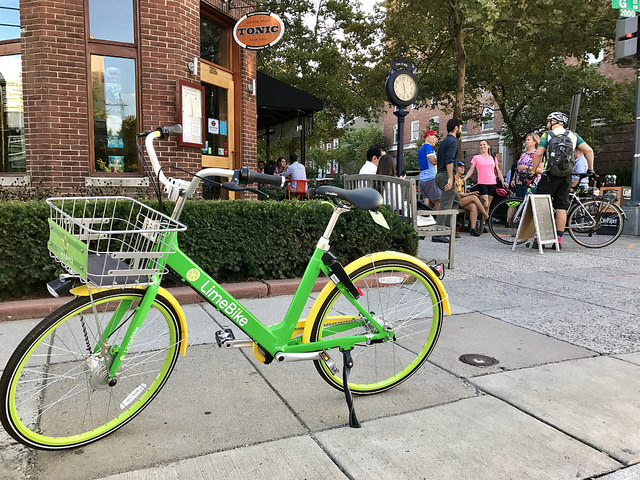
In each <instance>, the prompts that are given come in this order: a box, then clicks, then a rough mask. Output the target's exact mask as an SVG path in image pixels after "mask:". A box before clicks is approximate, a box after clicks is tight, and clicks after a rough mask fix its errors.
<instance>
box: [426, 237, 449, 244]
mask: <svg viewBox="0 0 640 480" xmlns="http://www.w3.org/2000/svg"><path fill="white" fill-rule="evenodd" d="M431 241H432V242H434V243H449V241H450V240H449V237H447V236H445V235H441V236H439V237H431Z"/></svg>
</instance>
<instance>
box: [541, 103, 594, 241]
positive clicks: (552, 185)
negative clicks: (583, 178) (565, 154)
mask: <svg viewBox="0 0 640 480" xmlns="http://www.w3.org/2000/svg"><path fill="white" fill-rule="evenodd" d="M568 120H569V119H568V118H567V116H566V115H565V114H564V113H562V112H552V113H550V114H549V116H547V125H546V128H547V131H546V132H545V133H544V134H543V135H542V138H541V139H540V143H539V144H538V148H537V149H536V151H535V153H534V154H533V165H532V166H531V170H532V172H535V171H536V169H537V168H538V165H540V162H541V161H542V159H543V156H545V152H547V148H548V147H549V141H550V140H551V139H553V138H554V137H555V138H558V137H563V136H566V137H568V138H569V139H570V140H571V143H572V145H573V149H574V150H575V149H577V150H579V151H580V152H582V153H583V154H584V156H585V157H586V159H587V163H588V167H589V170H588V172H589V173H593V149H592V148H591V147H590V146H589V144H588V143H587V142H585V141H584V140H583V139H582V138H581V137H580V136H579V135H577V134H576V133H574V132H572V131H570V130H567V129H565V126H566V125H567V123H568ZM547 157H548V156H547ZM570 190H571V172H569V174H568V175H563V176H557V175H554V174H552V170H551V169H550V162H549V159H548V158H545V163H544V173H543V174H542V178H541V179H540V182H539V183H538V189H537V191H536V194H549V195H551V199H552V201H553V207H554V208H555V210H556V232H557V234H558V243H559V244H560V245H562V234H563V233H564V228H565V226H566V224H567V209H568V208H569V192H570Z"/></svg>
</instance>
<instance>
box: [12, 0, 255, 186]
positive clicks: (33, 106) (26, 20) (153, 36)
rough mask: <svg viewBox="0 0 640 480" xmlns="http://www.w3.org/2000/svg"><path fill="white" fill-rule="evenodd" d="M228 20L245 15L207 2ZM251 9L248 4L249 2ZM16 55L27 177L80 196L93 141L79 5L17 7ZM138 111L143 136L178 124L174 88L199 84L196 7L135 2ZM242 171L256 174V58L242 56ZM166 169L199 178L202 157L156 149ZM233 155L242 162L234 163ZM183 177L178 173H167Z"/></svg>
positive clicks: (68, 0) (24, 0) (27, 1)
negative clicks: (194, 66)
mask: <svg viewBox="0 0 640 480" xmlns="http://www.w3.org/2000/svg"><path fill="white" fill-rule="evenodd" d="M207 3H209V4H210V5H212V6H213V7H214V8H216V9H217V10H219V11H221V12H223V13H224V14H225V15H228V16H230V17H232V18H239V17H240V16H241V15H243V14H244V13H246V12H248V11H251V9H249V10H247V9H235V10H231V11H229V12H225V10H224V8H223V7H224V5H223V2H220V1H212V2H207ZM247 3H249V2H247ZM20 16H21V24H22V31H23V33H22V37H21V53H22V64H23V95H24V98H23V100H24V122H25V147H26V155H27V173H29V174H30V175H31V179H32V185H33V186H34V187H36V188H38V189H48V190H54V191H56V192H59V193H66V192H78V191H81V190H82V189H84V186H85V178H86V177H89V176H90V175H91V166H90V158H91V152H90V148H91V147H90V142H89V136H90V135H92V134H93V128H92V127H91V126H90V125H91V124H90V119H89V107H88V102H89V99H88V95H89V93H88V91H89V90H88V89H89V87H88V82H90V79H89V78H88V73H87V62H88V59H87V52H86V47H85V38H86V33H85V12H84V1H83V0H64V1H55V0H21V3H20ZM138 45H139V60H138V62H139V72H140V77H139V79H138V81H139V88H138V92H139V95H140V96H141V99H140V105H141V109H140V110H139V111H138V115H139V118H140V125H141V127H142V129H144V130H149V129H152V128H155V127H157V126H159V125H168V124H173V123H175V122H176V120H177V110H176V106H177V98H176V93H177V88H176V85H177V81H178V80H179V79H184V80H190V81H193V82H195V83H200V78H199V77H195V76H193V75H192V74H191V73H190V72H189V70H188V67H187V65H188V63H189V62H191V61H193V58H194V57H199V56H200V2H199V1H198V0H164V1H163V2H157V1H155V0H139V37H138ZM239 69H240V72H239V81H238V85H237V88H236V92H237V93H238V94H240V95H241V97H240V102H239V104H240V105H241V111H240V112H236V115H237V116H238V115H239V116H240V118H241V123H242V125H241V127H240V131H241V142H240V143H241V148H240V149H239V150H240V152H237V154H236V155H237V157H236V158H240V163H241V164H242V165H248V166H255V164H256V159H257V147H256V115H257V108H256V97H255V94H252V93H251V92H249V88H248V85H249V84H252V83H253V79H255V78H256V54H255V52H251V51H244V50H241V51H240V62H239ZM157 149H158V154H159V156H160V158H161V159H162V162H163V164H165V165H167V164H168V165H176V166H180V167H181V168H184V169H187V170H190V171H197V170H199V169H200V168H201V165H202V162H201V152H200V150H199V149H197V148H188V147H179V146H178V145H177V144H176V142H175V141H173V140H169V141H163V142H158V143H157ZM238 153H240V155H239V156H238ZM167 174H168V175H172V176H183V177H184V175H182V174H180V173H179V172H177V171H176V170H169V172H168V173H167Z"/></svg>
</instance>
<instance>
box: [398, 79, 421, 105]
mask: <svg viewBox="0 0 640 480" xmlns="http://www.w3.org/2000/svg"><path fill="white" fill-rule="evenodd" d="M393 91H394V93H395V94H396V96H397V97H398V98H399V99H400V100H402V101H403V102H410V101H411V100H413V98H414V97H415V96H416V92H417V91H418V87H417V85H416V82H415V80H414V79H413V77H412V76H411V75H408V74H406V73H401V74H400V75H398V76H397V77H396V78H395V79H394V81H393Z"/></svg>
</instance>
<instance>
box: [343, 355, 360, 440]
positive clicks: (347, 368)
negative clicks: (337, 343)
mask: <svg viewBox="0 0 640 480" xmlns="http://www.w3.org/2000/svg"><path fill="white" fill-rule="evenodd" d="M342 357H343V364H342V382H343V384H344V396H345V399H346V400H347V408H348V409H349V426H350V427H351V428H360V426H361V425H360V422H359V421H358V418H357V417H356V410H355V408H354V406H353V395H352V394H351V389H350V388H349V373H350V372H351V368H352V367H353V358H351V350H342Z"/></svg>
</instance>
